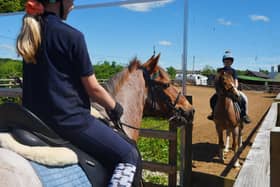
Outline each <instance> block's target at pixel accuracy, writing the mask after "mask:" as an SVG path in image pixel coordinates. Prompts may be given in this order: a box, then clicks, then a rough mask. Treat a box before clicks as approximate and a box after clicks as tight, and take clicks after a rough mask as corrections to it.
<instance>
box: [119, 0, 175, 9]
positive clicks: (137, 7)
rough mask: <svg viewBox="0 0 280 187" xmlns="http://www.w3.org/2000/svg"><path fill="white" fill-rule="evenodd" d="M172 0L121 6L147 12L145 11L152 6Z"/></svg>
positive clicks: (160, 5)
mask: <svg viewBox="0 0 280 187" xmlns="http://www.w3.org/2000/svg"><path fill="white" fill-rule="evenodd" d="M173 1H174V0H163V1H157V2H148V3H138V4H130V5H123V6H122V7H125V8H127V9H129V10H132V11H137V12H147V11H150V10H152V9H153V8H158V7H163V6H165V5H166V4H168V3H171V2H173Z"/></svg>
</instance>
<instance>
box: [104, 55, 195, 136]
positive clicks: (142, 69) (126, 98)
mask: <svg viewBox="0 0 280 187" xmlns="http://www.w3.org/2000/svg"><path fill="white" fill-rule="evenodd" d="M159 58H160V55H157V56H156V57H155V56H152V57H151V58H150V59H149V60H148V61H147V62H146V63H144V64H143V65H141V63H140V62H139V61H138V60H137V59H134V60H133V61H131V63H130V65H129V66H128V68H126V69H125V70H123V71H122V72H121V73H119V74H117V75H115V76H114V77H113V78H112V79H110V80H109V82H108V84H107V85H106V88H107V90H108V91H109V93H111V95H112V96H113V97H114V98H115V99H116V100H117V101H118V102H119V103H121V105H122V106H123V108H124V115H123V116H122V118H121V121H122V122H124V123H125V124H130V125H132V126H133V127H134V128H136V129H134V128H130V127H127V126H123V129H124V131H125V132H126V134H127V135H128V136H129V137H130V138H131V139H133V140H135V141H137V139H138V136H139V130H137V129H138V128H140V125H141V119H142V116H143V110H144V108H145V109H146V108H147V107H145V105H148V103H149V102H153V103H154V105H155V106H154V107H152V110H154V111H160V112H161V113H162V114H164V115H165V116H169V117H171V116H174V115H178V113H179V115H180V116H182V117H184V118H185V119H186V121H190V122H192V120H193V115H194V109H193V107H192V105H190V103H189V102H188V101H187V99H186V98H185V97H184V96H183V95H182V94H181V93H180V92H179V91H178V90H177V89H176V87H175V86H173V85H172V84H171V81H170V78H169V76H168V74H167V73H166V72H165V71H164V70H163V69H162V68H161V67H160V66H158V62H159ZM135 85H137V86H135ZM136 97H137V98H136ZM148 101H149V102H148Z"/></svg>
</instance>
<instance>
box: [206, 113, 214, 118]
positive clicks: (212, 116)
mask: <svg viewBox="0 0 280 187" xmlns="http://www.w3.org/2000/svg"><path fill="white" fill-rule="evenodd" d="M207 119H209V120H213V119H214V114H213V112H211V114H210V115H208V116H207Z"/></svg>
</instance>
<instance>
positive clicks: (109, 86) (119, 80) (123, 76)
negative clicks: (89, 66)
mask: <svg viewBox="0 0 280 187" xmlns="http://www.w3.org/2000/svg"><path fill="white" fill-rule="evenodd" d="M139 67H141V62H140V61H139V60H138V59H137V58H136V57H135V58H134V59H133V60H131V61H130V63H129V65H128V67H127V68H125V69H124V70H122V71H121V72H119V73H117V74H115V75H114V76H113V77H112V78H110V79H109V80H108V82H107V83H106V85H105V88H106V90H107V91H108V92H109V93H110V94H111V95H112V96H115V95H116V94H117V93H118V92H119V90H120V88H121V87H122V85H123V84H124V83H125V82H126V81H127V80H128V78H129V75H130V74H131V73H132V72H134V71H135V70H137V69H138V68H139Z"/></svg>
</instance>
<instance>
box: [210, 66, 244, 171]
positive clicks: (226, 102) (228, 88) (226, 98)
mask: <svg viewBox="0 0 280 187" xmlns="http://www.w3.org/2000/svg"><path fill="white" fill-rule="evenodd" d="M215 86H216V92H217V95H218V99H217V104H216V106H215V108H214V122H215V124H216V130H217V133H218V138H219V156H220V158H221V160H222V162H223V161H224V152H227V151H228V146H229V135H230V132H231V133H232V137H233V141H232V149H233V151H234V153H235V156H236V153H237V151H238V149H239V148H240V146H241V144H242V128H243V123H242V120H241V119H240V113H239V110H238V106H237V103H236V102H234V101H236V100H238V99H239V97H240V95H239V91H238V90H237V89H236V88H235V86H234V79H233V77H232V76H231V74H229V73H226V72H224V71H221V72H219V73H218V74H217V76H216V82H215ZM223 130H226V131H227V139H226V148H225V149H223V148H224V141H223ZM234 166H235V167H240V164H239V160H238V158H236V162H235V164H234Z"/></svg>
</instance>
